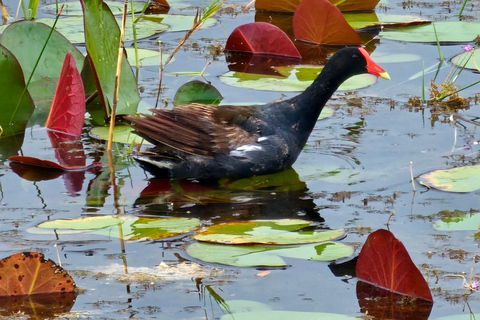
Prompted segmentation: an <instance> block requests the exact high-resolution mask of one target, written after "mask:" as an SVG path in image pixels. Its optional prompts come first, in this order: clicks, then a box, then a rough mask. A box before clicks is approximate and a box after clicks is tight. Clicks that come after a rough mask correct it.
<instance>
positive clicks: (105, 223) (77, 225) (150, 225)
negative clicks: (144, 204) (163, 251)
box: [29, 215, 200, 240]
mask: <svg viewBox="0 0 480 320" xmlns="http://www.w3.org/2000/svg"><path fill="white" fill-rule="evenodd" d="M199 226H200V221H199V220H198V219H195V218H175V217H174V218H150V217H137V216H128V215H122V216H93V217H82V218H79V219H58V220H52V221H46V222H43V223H40V224H39V225H37V226H36V227H34V228H31V229H29V231H30V232H32V233H36V234H53V233H54V232H55V234H63V235H65V234H72V233H77V232H91V233H95V234H99V235H105V236H109V237H118V238H121V237H123V239H125V240H156V239H163V238H167V237H173V236H176V235H179V234H183V233H188V232H190V231H192V230H195V229H196V228H198V227H199Z"/></svg>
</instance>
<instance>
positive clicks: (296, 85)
mask: <svg viewBox="0 0 480 320" xmlns="http://www.w3.org/2000/svg"><path fill="white" fill-rule="evenodd" d="M312 68H315V67H312ZM316 69H317V70H318V72H320V68H319V67H316ZM296 70H297V69H293V70H292V71H291V74H290V76H288V77H287V78H285V77H282V76H272V75H264V74H254V73H243V72H232V71H230V72H227V73H225V74H223V75H221V76H220V80H221V81H222V82H224V83H226V84H228V85H231V86H235V87H241V88H247V89H254V90H270V91H284V92H292V91H304V90H305V89H306V88H308V87H309V86H310V85H311V84H312V82H313V80H314V79H315V78H316V76H315V77H314V76H313V73H312V78H311V79H306V78H303V79H298V78H297V73H298V72H297V71H296ZM307 73H308V72H302V73H300V75H301V76H304V75H307ZM376 82H377V77H375V76H374V75H371V74H360V75H356V76H353V77H351V78H349V79H348V80H346V81H345V82H344V83H342V85H340V87H339V89H338V90H356V89H360V88H365V87H368V86H371V85H373V84H375V83H376Z"/></svg>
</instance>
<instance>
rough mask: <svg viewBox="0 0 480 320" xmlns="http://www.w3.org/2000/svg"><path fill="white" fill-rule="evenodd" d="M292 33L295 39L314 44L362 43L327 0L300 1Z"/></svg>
mask: <svg viewBox="0 0 480 320" xmlns="http://www.w3.org/2000/svg"><path fill="white" fill-rule="evenodd" d="M293 33H294V34H295V38H296V39H298V40H302V41H306V42H311V43H314V44H338V45H346V44H352V45H359V44H361V43H362V40H361V39H360V36H359V35H358V34H357V33H356V32H355V30H353V28H352V27H351V26H350V25H349V24H348V23H347V21H346V20H345V18H344V17H343V15H342V12H341V11H340V10H339V9H338V8H337V7H336V6H334V5H333V4H331V3H330V2H328V1H327V0H304V1H302V2H301V3H300V4H299V5H298V7H297V10H295V13H294V15H293Z"/></svg>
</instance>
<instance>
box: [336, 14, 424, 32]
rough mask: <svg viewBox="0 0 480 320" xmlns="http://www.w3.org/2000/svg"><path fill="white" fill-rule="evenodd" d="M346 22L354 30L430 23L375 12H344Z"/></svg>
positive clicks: (417, 18)
mask: <svg viewBox="0 0 480 320" xmlns="http://www.w3.org/2000/svg"><path fill="white" fill-rule="evenodd" d="M343 16H344V17H345V20H347V22H348V24H349V25H350V26H351V27H352V28H353V29H363V28H367V27H374V26H384V27H388V26H389V25H392V26H398V25H399V24H404V25H408V24H410V23H420V22H428V20H426V19H424V18H421V17H417V16H409V15H396V14H378V15H377V13H375V12H343Z"/></svg>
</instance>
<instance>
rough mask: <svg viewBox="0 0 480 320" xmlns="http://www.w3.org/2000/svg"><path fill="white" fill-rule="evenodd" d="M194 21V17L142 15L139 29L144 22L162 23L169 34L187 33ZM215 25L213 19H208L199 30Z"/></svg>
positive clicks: (215, 21)
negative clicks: (166, 27)
mask: <svg viewBox="0 0 480 320" xmlns="http://www.w3.org/2000/svg"><path fill="white" fill-rule="evenodd" d="M194 19H195V17H194V16H185V15H179V14H176V15H171V14H149V15H144V16H143V17H142V19H141V20H140V22H139V28H143V26H142V27H140V25H143V23H146V22H153V23H156V24H158V23H160V22H161V23H162V24H165V25H167V26H168V27H169V28H168V31H170V32H177V31H187V30H190V28H191V27H192V24H193V20H194ZM215 23H217V20H216V19H214V18H208V19H207V20H205V22H204V24H203V25H202V27H201V28H200V29H207V28H210V27H212V26H214V25H215Z"/></svg>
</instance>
